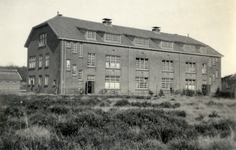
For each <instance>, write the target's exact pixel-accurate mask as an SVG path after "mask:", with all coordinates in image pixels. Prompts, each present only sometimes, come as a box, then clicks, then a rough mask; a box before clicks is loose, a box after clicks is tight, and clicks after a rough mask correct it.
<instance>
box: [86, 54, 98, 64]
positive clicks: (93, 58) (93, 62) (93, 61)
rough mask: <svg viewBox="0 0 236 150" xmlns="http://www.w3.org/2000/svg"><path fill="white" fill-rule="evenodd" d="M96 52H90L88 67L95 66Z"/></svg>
mask: <svg viewBox="0 0 236 150" xmlns="http://www.w3.org/2000/svg"><path fill="white" fill-rule="evenodd" d="M95 56H96V55H95V54H92V53H88V67H95V60H96V58H95Z"/></svg>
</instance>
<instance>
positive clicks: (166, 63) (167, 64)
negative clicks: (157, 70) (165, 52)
mask: <svg viewBox="0 0 236 150" xmlns="http://www.w3.org/2000/svg"><path fill="white" fill-rule="evenodd" d="M162 71H173V61H170V60H162Z"/></svg>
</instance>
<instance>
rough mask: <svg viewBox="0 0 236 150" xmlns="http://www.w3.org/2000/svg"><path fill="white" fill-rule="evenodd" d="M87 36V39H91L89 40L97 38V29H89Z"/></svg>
mask: <svg viewBox="0 0 236 150" xmlns="http://www.w3.org/2000/svg"><path fill="white" fill-rule="evenodd" d="M86 37H87V39H89V40H96V32H95V31H91V30H88V31H87V32H86Z"/></svg>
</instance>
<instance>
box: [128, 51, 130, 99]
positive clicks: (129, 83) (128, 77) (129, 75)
mask: <svg viewBox="0 0 236 150" xmlns="http://www.w3.org/2000/svg"><path fill="white" fill-rule="evenodd" d="M128 51H129V76H128V95H129V93H130V85H129V84H130V47H129V49H128Z"/></svg>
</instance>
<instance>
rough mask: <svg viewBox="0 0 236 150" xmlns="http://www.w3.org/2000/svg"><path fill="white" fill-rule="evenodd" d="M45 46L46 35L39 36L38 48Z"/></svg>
mask: <svg viewBox="0 0 236 150" xmlns="http://www.w3.org/2000/svg"><path fill="white" fill-rule="evenodd" d="M46 44H47V33H43V34H40V35H39V47H42V46H46Z"/></svg>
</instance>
